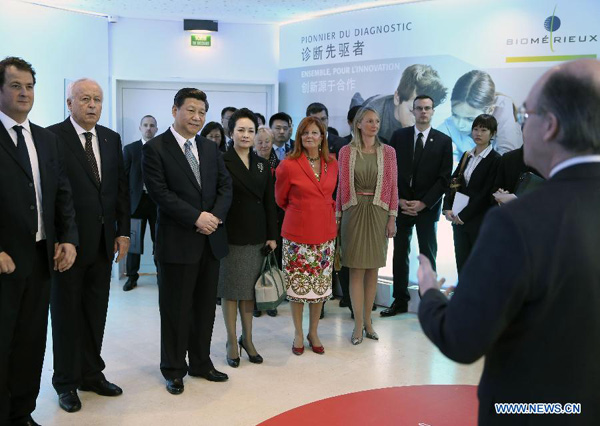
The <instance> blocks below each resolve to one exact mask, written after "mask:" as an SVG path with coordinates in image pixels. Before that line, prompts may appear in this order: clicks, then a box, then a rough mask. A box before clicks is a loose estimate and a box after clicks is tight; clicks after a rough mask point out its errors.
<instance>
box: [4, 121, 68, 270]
mask: <svg viewBox="0 0 600 426" xmlns="http://www.w3.org/2000/svg"><path fill="white" fill-rule="evenodd" d="M30 128H31V133H32V136H33V142H34V144H35V148H36V151H37V156H38V163H39V169H40V180H41V191H42V209H43V212H42V217H43V220H44V228H45V231H46V246H47V249H48V264H49V265H50V269H52V267H53V265H54V262H53V261H52V257H53V256H54V243H55V242H60V243H71V244H74V245H77V244H78V238H77V227H76V225H75V210H74V209H73V201H72V198H71V186H70V184H69V180H68V179H67V175H66V173H65V171H64V168H63V164H62V159H61V158H60V153H59V150H58V140H57V138H56V136H55V135H54V134H53V133H50V132H49V131H47V130H45V129H43V128H41V127H39V126H36V125H35V124H33V123H30ZM0 206H2V207H1V208H0V252H2V251H4V252H6V253H7V254H8V255H9V256H10V257H11V258H12V260H13V262H14V263H15V266H16V269H15V271H14V272H13V273H12V274H10V275H3V277H5V278H6V277H9V278H14V279H23V278H25V277H27V275H28V274H30V273H31V271H32V269H33V260H34V259H35V244H36V243H35V235H36V232H37V228H38V223H37V210H36V199H35V187H34V183H33V176H31V175H30V174H29V173H28V172H26V171H25V169H24V168H23V167H21V163H20V162H19V160H18V157H17V147H16V145H15V144H14V142H13V141H12V139H11V137H10V135H9V134H8V131H7V130H6V129H5V128H4V125H3V124H2V122H0ZM32 207H33V208H32Z"/></svg>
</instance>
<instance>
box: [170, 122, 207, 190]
mask: <svg viewBox="0 0 600 426" xmlns="http://www.w3.org/2000/svg"><path fill="white" fill-rule="evenodd" d="M163 141H164V142H165V147H166V150H167V151H168V152H169V153H170V154H171V155H172V156H173V158H174V159H175V161H177V163H179V166H180V167H181V169H182V170H183V172H184V173H185V174H186V176H187V177H188V179H189V180H190V181H191V182H192V184H193V185H194V186H195V187H196V189H197V190H198V192H202V190H201V189H200V185H198V181H197V180H196V176H194V172H192V168H191V167H190V163H188V161H187V158H185V154H184V153H183V151H182V150H181V147H180V146H179V144H178V143H177V140H176V139H175V136H173V133H171V129H169V130H167V131H166V132H165V133H164V134H163ZM198 153H199V157H200V179H202V178H203V176H202V169H203V167H202V157H204V156H203V155H202V153H201V152H200V147H198Z"/></svg>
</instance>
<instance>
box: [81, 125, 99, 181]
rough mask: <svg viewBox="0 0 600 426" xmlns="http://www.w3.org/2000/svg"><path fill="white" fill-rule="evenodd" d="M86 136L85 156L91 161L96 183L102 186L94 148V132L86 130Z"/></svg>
mask: <svg viewBox="0 0 600 426" xmlns="http://www.w3.org/2000/svg"><path fill="white" fill-rule="evenodd" d="M84 136H85V156H86V157H87V160H88V163H90V167H91V168H92V174H93V175H94V179H95V180H96V185H98V186H100V172H99V171H98V162H97V161H96V156H95V155H94V149H93V148H92V133H91V132H85V133H84Z"/></svg>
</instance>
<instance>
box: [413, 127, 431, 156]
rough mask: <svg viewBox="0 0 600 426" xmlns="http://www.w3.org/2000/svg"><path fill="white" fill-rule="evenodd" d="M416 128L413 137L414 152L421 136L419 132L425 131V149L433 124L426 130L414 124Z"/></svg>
mask: <svg viewBox="0 0 600 426" xmlns="http://www.w3.org/2000/svg"><path fill="white" fill-rule="evenodd" d="M414 128H415V135H414V137H413V152H415V151H414V148H416V146H417V139H418V138H419V133H423V149H425V144H426V142H427V138H428V137H429V131H430V130H431V126H429V127H428V128H426V129H425V130H423V131H421V130H419V129H417V126H416V125H415V126H414Z"/></svg>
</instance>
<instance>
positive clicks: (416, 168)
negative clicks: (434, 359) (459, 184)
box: [381, 94, 452, 317]
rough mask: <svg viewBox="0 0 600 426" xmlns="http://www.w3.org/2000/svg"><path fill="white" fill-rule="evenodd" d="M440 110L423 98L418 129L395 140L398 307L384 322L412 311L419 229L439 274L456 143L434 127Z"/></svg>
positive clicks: (417, 109) (418, 101)
mask: <svg viewBox="0 0 600 426" xmlns="http://www.w3.org/2000/svg"><path fill="white" fill-rule="evenodd" d="M434 108H435V105H434V101H433V98H431V97H430V96H429V95H424V94H419V96H417V97H415V99H414V101H413V110H412V113H413V115H414V116H415V125H414V126H411V127H404V128H402V129H398V130H396V131H395V132H394V133H393V135H392V139H391V140H390V145H391V146H393V147H394V148H395V149H396V159H397V161H398V196H399V197H400V212H399V214H398V217H397V219H396V229H397V232H396V236H395V237H394V260H393V263H394V265H393V271H394V294H393V296H394V302H393V303H392V305H391V306H390V307H389V308H388V309H384V310H383V311H381V316H382V317H390V316H394V315H396V314H401V313H404V312H407V311H408V302H409V301H410V295H409V293H408V275H409V274H408V273H409V264H410V261H409V257H408V256H409V254H410V241H411V239H412V234H413V228H416V229H417V238H418V240H419V251H420V252H421V254H424V255H425V256H427V258H428V259H429V260H430V262H431V263H432V265H433V269H435V259H436V256H437V235H436V234H437V232H436V231H437V222H438V221H439V220H440V213H441V210H442V195H443V194H444V192H445V191H446V187H447V186H448V182H449V180H450V174H451V173H452V140H451V139H450V138H449V137H448V136H446V135H445V134H443V133H442V132H438V131H437V130H435V129H433V128H432V127H431V118H432V117H433V113H434V112H435V110H434Z"/></svg>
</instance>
